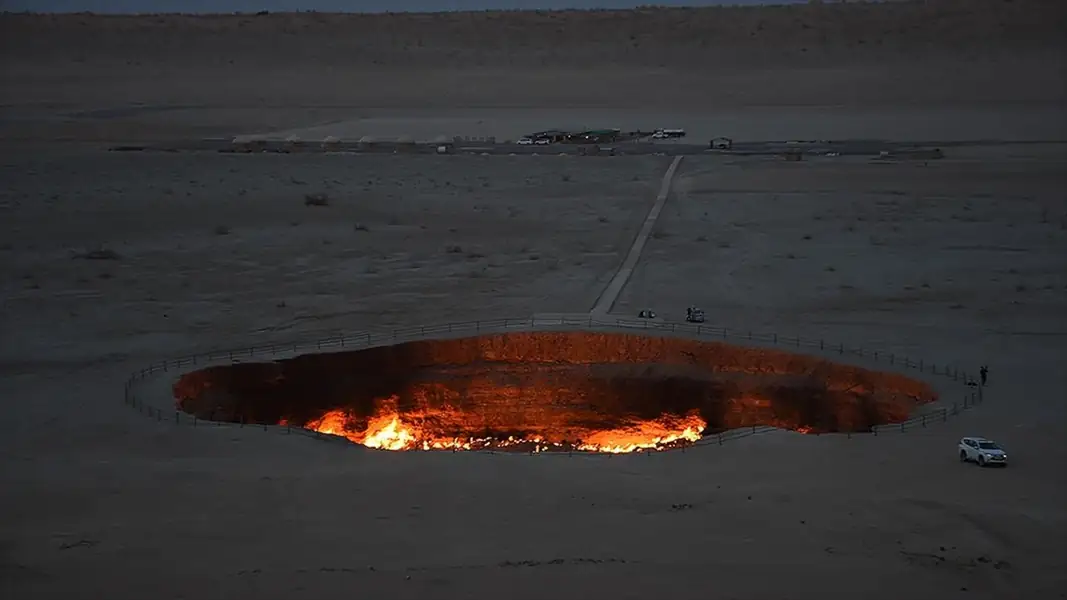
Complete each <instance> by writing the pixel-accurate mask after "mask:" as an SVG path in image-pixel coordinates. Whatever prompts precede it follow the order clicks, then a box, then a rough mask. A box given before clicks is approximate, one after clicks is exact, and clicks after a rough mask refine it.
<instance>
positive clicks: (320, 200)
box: [304, 193, 330, 206]
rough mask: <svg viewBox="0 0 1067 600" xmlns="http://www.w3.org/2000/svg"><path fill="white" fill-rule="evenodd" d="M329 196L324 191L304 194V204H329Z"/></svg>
mask: <svg viewBox="0 0 1067 600" xmlns="http://www.w3.org/2000/svg"><path fill="white" fill-rule="evenodd" d="M329 205H330V196H329V195H327V194H324V193H317V194H304V206H329Z"/></svg>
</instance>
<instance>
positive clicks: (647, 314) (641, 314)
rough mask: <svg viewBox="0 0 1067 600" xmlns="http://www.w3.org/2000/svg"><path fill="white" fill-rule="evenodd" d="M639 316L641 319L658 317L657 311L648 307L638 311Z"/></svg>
mask: <svg viewBox="0 0 1067 600" xmlns="http://www.w3.org/2000/svg"><path fill="white" fill-rule="evenodd" d="M637 317H638V318H639V319H655V318H656V313H655V311H652V310H649V309H647V308H646V309H644V310H642V311H641V312H639V313H637Z"/></svg>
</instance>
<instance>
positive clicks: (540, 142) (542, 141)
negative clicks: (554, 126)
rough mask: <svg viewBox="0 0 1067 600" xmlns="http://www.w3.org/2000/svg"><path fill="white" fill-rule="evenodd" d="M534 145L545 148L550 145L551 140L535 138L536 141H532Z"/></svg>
mask: <svg viewBox="0 0 1067 600" xmlns="http://www.w3.org/2000/svg"><path fill="white" fill-rule="evenodd" d="M534 143H535V144H537V145H538V146H547V145H549V144H551V143H552V140H550V139H548V138H537V139H536V140H534Z"/></svg>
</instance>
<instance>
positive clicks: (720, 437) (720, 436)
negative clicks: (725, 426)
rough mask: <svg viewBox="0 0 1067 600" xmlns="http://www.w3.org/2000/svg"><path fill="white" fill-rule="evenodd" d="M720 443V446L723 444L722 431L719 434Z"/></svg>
mask: <svg viewBox="0 0 1067 600" xmlns="http://www.w3.org/2000/svg"><path fill="white" fill-rule="evenodd" d="M719 445H720V446H721V445H722V434H721V433H720V434H719Z"/></svg>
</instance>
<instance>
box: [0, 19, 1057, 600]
mask: <svg viewBox="0 0 1067 600" xmlns="http://www.w3.org/2000/svg"><path fill="white" fill-rule="evenodd" d="M1065 22H1067V21H1065V13H1064V8H1063V6H1062V5H1061V4H1059V3H1057V2H1052V1H1045V0H1015V1H1014V2H1000V1H996V2H995V1H992V0H975V1H970V2H963V1H959V0H957V1H950V0H945V1H929V2H901V3H887V4H862V3H861V4H853V3H849V4H829V3H827V4H823V5H806V6H799V7H762V8H744V9H742V8H709V9H642V10H637V11H604V12H516V13H491V12H490V13H461V14H435V15H403V14H394V15H329V14H315V13H301V14H290V15H286V14H272V15H266V16H258V17H257V16H253V15H229V16H178V15H158V16H157V15H146V16H137V17H103V16H93V15H15V14H5V15H3V16H2V17H0V25H2V30H3V39H4V42H3V44H4V53H3V86H2V91H0V103H2V106H3V111H2V113H0V119H2V120H0V122H2V126H3V129H2V131H3V135H2V138H0V149H2V157H0V174H2V175H0V183H2V187H0V213H2V215H3V217H2V218H0V233H2V235H0V268H2V272H3V274H4V277H3V280H2V298H3V305H2V306H3V310H2V311H0V334H2V335H0V373H2V378H0V397H2V398H3V400H4V407H5V408H6V409H7V412H6V414H5V415H4V418H3V419H0V432H2V436H0V440H2V454H0V490H2V495H0V499H2V500H0V502H2V504H0V505H2V508H3V515H4V516H3V519H2V521H0V590H2V591H3V594H4V596H5V597H7V598H64V599H72V598H116V599H119V598H197V599H201V598H237V597H256V598H286V599H289V598H342V597H344V598H353V597H355V598H450V599H451V598H456V599H459V598H486V597H508V598H545V597H552V598H576V599H579V598H580V599H586V598H608V599H623V598H647V597H650V596H663V597H673V598H774V599H780V598H857V597H862V598H900V597H910V598H930V599H933V598H1064V597H1067V576H1065V575H1064V572H1063V565H1064V564H1067V511H1065V510H1064V508H1063V507H1064V506H1067V478H1065V475H1064V472H1063V468H1062V466H1063V464H1064V463H1065V462H1067V450H1065V446H1064V444H1063V441H1062V440H1063V439H1064V434H1065V433H1067V427H1065V418H1067V400H1065V399H1067V374H1065V373H1067V372H1065V371H1064V367H1063V365H1065V364H1067V185H1065V184H1067V175H1065V173H1067V170H1065V169H1064V164H1065V161H1067V143H1065V142H1067V119H1065V116H1064V112H1063V109H1062V107H1063V106H1064V101H1065V100H1067V91H1065V90H1067V82H1065V78H1064V72H1065V71H1064V63H1063V56H1067V54H1065V53H1064V50H1065V49H1067V48H1065V46H1067V44H1065ZM571 126H574V127H597V126H605V127H623V128H629V127H634V128H637V127H653V128H654V127H674V126H677V127H685V128H687V129H688V130H689V131H690V133H691V136H692V137H694V138H698V137H700V136H703V137H710V136H713V135H727V136H731V137H733V138H735V139H737V140H739V141H740V140H780V141H784V140H791V139H833V140H838V139H842V140H843V139H886V140H903V141H908V140H916V141H917V140H932V141H943V142H951V141H970V142H975V141H981V140H985V142H983V143H980V144H979V143H974V144H971V145H967V146H946V147H945V148H944V151H945V156H944V158H941V159H937V160H914V159H909V160H905V159H900V160H898V159H877V158H872V157H867V156H836V157H832V156H808V157H805V159H804V160H802V161H799V162H787V161H784V160H782V158H781V157H780V156H773V155H771V156H739V155H731V154H714V155H711V154H705V155H700V156H687V157H685V158H684V159H683V160H682V162H681V163H680V164H679V166H678V168H677V171H676V173H675V175H674V178H673V181H672V184H671V187H670V193H669V195H668V197H667V200H666V202H665V204H664V205H663V210H662V212H661V213H660V215H659V217H658V219H657V220H656V223H655V227H654V229H653V230H652V232H651V235H650V236H649V238H648V241H647V244H646V245H645V247H644V250H643V252H642V253H641V256H640V260H639V262H638V263H637V266H636V267H635V268H634V271H633V274H632V275H631V277H630V278H629V280H628V281H627V284H626V286H625V287H624V288H623V289H622V292H621V294H620V295H619V298H618V300H617V302H616V303H615V304H614V306H613V307H612V310H611V312H610V314H611V315H618V316H620V317H624V318H632V317H633V316H635V315H636V312H637V311H638V310H641V309H642V308H648V307H650V308H653V309H655V310H657V311H658V312H659V313H661V315H662V317H663V318H664V319H666V320H668V321H676V320H681V319H682V318H683V317H684V308H685V307H686V306H689V305H698V306H700V307H702V308H704V309H705V311H707V318H708V323H709V325H717V326H722V327H729V328H736V329H738V330H754V331H760V332H778V333H780V334H782V335H786V336H795V335H800V336H804V337H808V338H815V339H818V338H824V339H828V340H836V341H840V342H843V343H847V344H850V345H856V346H863V347H866V348H877V349H881V350H882V351H883V352H886V353H896V354H898V355H906V356H912V357H924V358H927V359H929V360H934V361H937V363H938V364H941V365H948V366H954V367H957V368H960V369H965V370H967V371H970V372H973V371H975V370H976V368H977V366H978V365H980V364H988V365H989V367H990V382H989V385H988V386H987V387H986V388H985V389H984V402H983V403H982V404H981V405H980V406H977V407H974V408H973V409H971V410H968V411H964V412H963V413H961V414H960V415H957V416H954V417H952V418H950V419H949V420H947V421H946V422H944V423H939V424H936V425H933V426H931V427H927V428H921V429H915V430H910V431H908V432H907V433H902V434H896V435H880V436H877V437H873V436H862V435H857V436H851V437H843V436H839V435H821V436H812V435H801V434H798V433H795V432H790V431H775V432H772V433H766V434H762V435H757V436H750V437H746V438H742V439H737V440H732V441H730V442H729V443H726V444H724V445H721V446H717V445H711V446H701V447H697V448H693V449H691V450H689V451H687V452H684V453H682V452H665V453H653V454H651V455H647V454H639V455H623V456H615V457H611V458H610V459H609V458H607V457H604V456H562V455H559V456H528V455H508V454H482V453H462V452H460V453H450V452H449V453H435V452H399V453H398V452H382V451H372V450H369V449H365V448H362V447H358V446H355V445H351V444H343V443H326V442H323V441H320V440H315V439H313V438H310V437H305V436H296V435H291V436H286V435H276V434H274V433H269V432H264V431H262V430H258V429H255V428H236V427H197V428H192V427H187V426H175V425H174V424H173V423H171V422H168V421H162V422H160V421H158V420H155V419H150V418H146V417H145V416H144V415H143V414H139V413H138V412H137V411H135V410H132V409H131V408H130V407H129V406H126V405H125V404H124V403H123V384H124V381H125V379H126V377H127V376H128V374H129V373H130V372H132V371H135V370H137V369H140V368H142V367H143V366H145V365H147V364H149V363H153V362H156V361H159V360H162V359H166V358H170V357H174V356H181V355H187V354H191V353H195V352H203V351H208V350H212V349H219V348H229V347H242V346H248V345H252V344H255V343H263V342H269V341H270V340H277V339H309V340H313V339H316V338H317V337H322V336H326V335H331V334H336V333H339V332H353V331H361V330H366V329H378V328H391V327H406V326H411V325H420V324H436V323H444V322H450V321H469V320H472V319H494V318H502V317H517V318H523V317H528V316H530V315H532V314H554V313H567V314H573V313H579V314H580V313H586V312H588V311H589V310H590V309H591V308H592V307H593V306H594V304H596V302H597V299H598V298H599V297H600V294H601V292H602V291H603V290H604V288H605V286H606V285H607V284H608V282H609V281H610V280H611V279H612V277H613V275H614V274H615V271H616V269H617V268H618V266H619V265H620V264H621V263H622V261H623V260H624V257H625V256H626V254H627V252H629V250H630V247H631V244H632V243H633V242H634V239H635V236H636V235H637V234H638V232H639V230H640V229H641V226H642V224H643V222H644V221H645V219H646V216H647V215H648V212H649V210H650V208H651V207H652V205H653V203H654V201H655V198H656V195H657V192H658V190H659V188H660V184H661V178H662V177H663V174H664V173H665V172H666V170H667V169H668V167H669V166H670V164H671V158H670V157H665V156H654V155H652V156H614V157H576V156H558V155H555V154H554V153H553V152H551V151H546V152H544V153H541V154H539V155H538V156H480V155H464V154H458V155H448V156H433V155H430V156H405V155H378V154H321V153H299V154H220V153H216V152H191V153H189V152H144V153H139V152H109V151H108V149H109V148H110V147H113V146H115V145H120V144H128V143H142V142H144V143H147V142H151V143H167V142H180V141H184V140H190V139H201V138H227V139H228V138H232V137H235V136H250V137H265V138H271V137H274V138H285V137H289V136H297V137H300V138H302V139H307V140H315V139H321V138H322V137H325V136H327V135H333V136H338V137H341V138H346V139H348V138H358V137H361V136H391V135H396V136H401V135H403V136H414V137H418V138H423V137H431V136H439V135H472V136H487V135H494V136H500V137H501V138H513V137H514V136H517V135H520V134H522V133H527V132H529V131H533V130H539V129H548V128H552V127H571ZM701 139H703V138H701ZM308 194H325V195H326V196H327V197H328V198H329V202H328V203H327V205H325V206H315V205H310V206H309V205H307V204H306V203H305V197H306V196H307V195H308ZM88 257H97V258H88ZM882 367H884V364H883V365H882ZM935 383H937V384H938V385H946V386H947V384H944V382H943V381H941V380H938V381H936V382H935ZM160 389H161V390H165V386H160ZM958 393H962V392H960V391H959V388H958V387H945V389H944V394H945V396H946V397H950V396H951V395H952V394H958ZM163 401H166V399H165V398H164V399H163ZM964 435H984V436H987V437H991V438H994V439H996V440H998V441H999V442H1001V443H1002V444H1003V445H1004V446H1005V447H1006V448H1007V450H1008V452H1009V454H1010V456H1011V466H1010V467H1009V468H1007V469H1003V470H999V469H998V470H989V469H978V468H976V467H974V466H973V465H963V464H960V463H959V462H958V460H957V458H956V443H957V441H958V439H959V438H960V437H961V436H964Z"/></svg>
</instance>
